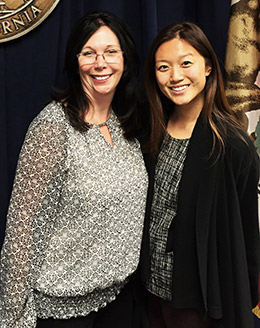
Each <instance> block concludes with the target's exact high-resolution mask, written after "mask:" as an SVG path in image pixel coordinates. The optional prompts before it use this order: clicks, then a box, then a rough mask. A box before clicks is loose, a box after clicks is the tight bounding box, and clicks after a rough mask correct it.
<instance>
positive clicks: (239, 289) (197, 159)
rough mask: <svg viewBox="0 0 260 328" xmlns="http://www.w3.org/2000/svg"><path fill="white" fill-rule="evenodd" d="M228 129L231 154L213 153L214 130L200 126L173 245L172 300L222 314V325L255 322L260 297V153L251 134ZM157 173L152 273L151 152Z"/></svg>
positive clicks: (145, 257)
mask: <svg viewBox="0 0 260 328" xmlns="http://www.w3.org/2000/svg"><path fill="white" fill-rule="evenodd" d="M244 138H245V139H246V140H247V143H248V144H246V143H245V142H244V141H243V140H241V138H239V137H238V136H236V135H235V134H234V133H231V132H230V133H229V137H228V140H227V143H226V149H225V155H224V158H223V159H222V160H219V161H217V163H216V164H214V160H215V159H216V156H217V152H216V151H215V154H214V155H213V156H212V157H211V158H210V159H209V153H210V150H211V148H212V132H211V130H210V129H209V127H207V125H205V124H204V123H203V122H202V119H201V118H199V119H198V120H197V123H196V125H195V128H194V131H193V134H192V137H191V140H190V144H189V148H188V151H187V156H186V160H185V163H184V168H183V174H182V178H181V181H180V185H179V192H178V210H177V216H176V218H175V219H174V221H173V223H172V225H171V227H170V229H169V234H168V242H167V250H173V252H174V270H173V299H174V300H173V304H174V306H175V307H177V308H196V309H198V310H200V311H201V312H203V313H205V314H207V315H209V316H211V317H212V318H215V319H219V320H218V323H219V327H225V328H251V327H252V328H253V327H254V323H253V316H252V312H251V310H252V308H253V307H254V306H255V305H256V304H257V302H258V276H259V261H260V243H259V230H258V200H257V186H258V181H259V180H258V179H259V160H258V156H257V154H256V151H255V147H254V145H253V144H252V142H251V140H250V139H249V138H248V137H247V136H246V135H245V134H244ZM144 157H145V162H146V166H147V170H148V173H149V177H150V185H149V190H148V199H147V211H146V219H145V226H144V236H143V242H142V250H141V260H140V271H141V277H142V280H143V282H144V281H146V280H147V279H148V277H149V274H150V258H149V217H150V208H151V203H152V197H153V183H154V171H155V163H156V158H153V157H152V156H148V155H145V156H144Z"/></svg>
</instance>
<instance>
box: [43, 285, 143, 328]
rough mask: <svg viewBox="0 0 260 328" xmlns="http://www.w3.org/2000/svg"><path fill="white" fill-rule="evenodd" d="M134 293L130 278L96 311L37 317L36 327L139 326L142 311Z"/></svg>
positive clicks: (97, 327) (96, 327) (122, 327)
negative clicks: (74, 315)
mask: <svg viewBox="0 0 260 328" xmlns="http://www.w3.org/2000/svg"><path fill="white" fill-rule="evenodd" d="M135 293H136V289H135V282H134V281H133V280H132V281H131V282H130V283H128V284H127V285H126V286H125V287H124V288H123V290H122V291H121V293H120V294H119V295H118V296H117V298H116V299H115V300H114V301H113V302H111V303H109V304H108V305H107V306H106V307H104V308H102V309H100V310H99V311H98V312H91V313H90V314H89V315H87V316H86V317H77V318H71V319H52V318H49V319H38V321H37V328H141V327H142V320H143V317H142V316H143V315H144V313H143V310H142V308H141V306H140V304H139V303H138V301H137V298H136V297H135Z"/></svg>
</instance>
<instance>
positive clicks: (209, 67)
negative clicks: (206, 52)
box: [205, 65, 212, 76]
mask: <svg viewBox="0 0 260 328" xmlns="http://www.w3.org/2000/svg"><path fill="white" fill-rule="evenodd" d="M211 71H212V67H211V66H209V65H206V70H205V73H206V76H209V75H210V73H211Z"/></svg>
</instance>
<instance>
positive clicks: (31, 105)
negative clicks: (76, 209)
mask: <svg viewBox="0 0 260 328" xmlns="http://www.w3.org/2000/svg"><path fill="white" fill-rule="evenodd" d="M229 9H230V1H228V0H210V1H208V0H103V1H102V0H95V1H93V0H77V1H75V0H60V2H59V4H58V5H57V7H56V8H55V10H54V11H53V12H52V13H51V14H50V16H49V17H48V18H47V19H46V20H45V21H44V22H43V23H42V24H40V25H39V26H38V27H36V28H35V29H34V30H32V31H31V32H29V33H27V34H26V35H24V36H22V37H20V38H18V39H15V40H12V41H8V42H5V43H1V44H0V67H1V68H0V140H1V143H0V169H1V174H0V200H1V202H0V247H1V244H2V241H3V237H4V230H5V221H6V212H7V208H8V202H9V197H10V193H11V188H12V183H13V178H14V173H15V167H16V163H17V158H18V154H19V151H20V148H21V145H22V142H23V140H24V136H25V133H26V130H27V128H28V125H29V123H30V122H31V120H32V119H33V118H34V117H35V116H36V115H37V114H38V112H39V111H40V110H41V109H42V108H43V106H44V105H45V104H46V102H47V101H48V100H49V97H50V91H51V88H52V87H53V86H62V85H64V83H65V82H64V81H65V76H64V74H63V57H64V50H65V45H66V40H67V37H68V34H69V31H70V29H71V27H72V25H73V24H74V22H75V21H76V20H77V19H78V18H79V17H81V16H82V15H83V14H84V13H85V12H87V11H92V10H109V11H112V12H114V13H116V14H117V15H119V16H120V17H121V18H122V19H124V20H125V22H126V23H127V24H128V25H129V26H130V29H131V30H132V33H133V35H134V38H135V41H136V44H137V48H138V52H139V56H140V63H141V67H142V65H143V63H144V60H145V56H146V54H147V51H148V48H149V46H150V44H151V41H152V39H153V38H154V36H155V34H156V33H157V32H158V31H159V30H160V29H162V28H163V27H164V26H166V25H168V24H170V23H172V22H176V21H183V20H189V21H193V22H195V23H197V24H199V25H200V27H201V28H202V29H203V30H204V32H205V33H206V34H207V36H208V38H209V39H210V41H211V42H212V44H213V46H214V48H215V51H216V53H217V55H218V57H219V60H220V63H221V65H222V68H223V62H224V57H225V47H226V38H227V29H228V19H229ZM141 76H142V74H141V73H140V78H141Z"/></svg>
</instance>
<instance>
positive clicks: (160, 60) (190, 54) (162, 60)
mask: <svg viewBox="0 0 260 328" xmlns="http://www.w3.org/2000/svg"><path fill="white" fill-rule="evenodd" d="M187 56H192V57H194V55H193V54H192V53H191V52H188V53H187V54H185V55H182V56H180V59H182V58H184V57H187ZM158 62H167V63H169V62H170V60H167V59H158V60H156V61H155V63H158Z"/></svg>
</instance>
